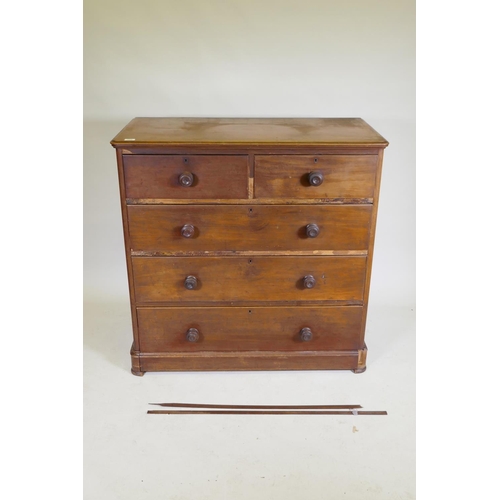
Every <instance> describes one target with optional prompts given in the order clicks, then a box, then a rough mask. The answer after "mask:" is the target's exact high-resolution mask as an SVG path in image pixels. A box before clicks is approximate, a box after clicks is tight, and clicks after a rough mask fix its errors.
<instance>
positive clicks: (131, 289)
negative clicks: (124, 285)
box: [116, 149, 140, 349]
mask: <svg viewBox="0 0 500 500" xmlns="http://www.w3.org/2000/svg"><path fill="white" fill-rule="evenodd" d="M116 159H117V167H118V181H119V188H120V206H121V212H122V224H123V240H124V244H125V260H126V263H127V278H128V288H129V299H130V311H131V316H132V333H133V337H134V345H135V348H136V349H140V337H139V322H138V320H137V313H136V308H135V287H134V271H133V266H132V256H131V254H130V248H131V245H130V233H129V226H128V210H127V204H126V201H125V173H124V169H123V158H122V152H121V150H119V149H117V150H116Z"/></svg>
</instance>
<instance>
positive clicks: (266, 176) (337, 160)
mask: <svg viewBox="0 0 500 500" xmlns="http://www.w3.org/2000/svg"><path fill="white" fill-rule="evenodd" d="M376 171H377V156H376V155H359V156H351V155H256V156H255V197H256V198H290V197H295V198H308V199H311V198H312V199H322V198H373V190H374V186H375V175H376ZM311 172H320V173H321V174H322V176H323V182H322V183H321V184H320V185H318V186H314V185H311V184H310V181H309V174H310V173H311Z"/></svg>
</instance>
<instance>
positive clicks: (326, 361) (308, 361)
mask: <svg viewBox="0 0 500 500" xmlns="http://www.w3.org/2000/svg"><path fill="white" fill-rule="evenodd" d="M140 357H141V368H142V370H143V371H262V370H353V369H356V368H357V363H358V351H290V352H286V353H285V352H278V351H238V352H222V351H203V352H196V353H190V352H170V353H141V355H140Z"/></svg>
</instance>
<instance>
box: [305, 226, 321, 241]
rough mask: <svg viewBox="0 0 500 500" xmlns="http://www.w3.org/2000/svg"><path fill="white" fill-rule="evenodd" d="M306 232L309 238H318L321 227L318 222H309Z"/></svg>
mask: <svg viewBox="0 0 500 500" xmlns="http://www.w3.org/2000/svg"><path fill="white" fill-rule="evenodd" d="M306 234H307V237H308V238H316V236H318V234H319V227H318V225H317V224H307V226H306Z"/></svg>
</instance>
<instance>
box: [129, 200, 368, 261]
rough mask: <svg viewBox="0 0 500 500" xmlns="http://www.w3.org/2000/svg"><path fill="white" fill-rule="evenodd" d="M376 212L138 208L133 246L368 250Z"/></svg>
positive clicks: (132, 213)
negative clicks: (371, 227) (373, 215)
mask: <svg viewBox="0 0 500 500" xmlns="http://www.w3.org/2000/svg"><path fill="white" fill-rule="evenodd" d="M371 213H372V206H371V205H357V206H356V205H346V206H342V205H341V206H325V205H316V206H307V205H294V206H293V205H291V206H286V205H253V206H250V205H226V206H213V205H194V206H192V205H191V206H179V205H174V206H164V205H163V206H158V205H155V206H140V205H133V206H129V207H128V220H129V231H130V245H131V249H132V250H134V251H151V252H162V251H168V252H196V251H199V252H200V251H218V250H220V251H231V250H232V251H244V250H253V251H259V250H268V251H272V250H275V251H279V250H293V251H297V250H299V251H313V250H367V249H368V240H369V228H370V218H371ZM314 226H316V228H317V230H316V231H315V230H314V229H315V227H314ZM311 228H312V229H311ZM311 231H312V232H311Z"/></svg>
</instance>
